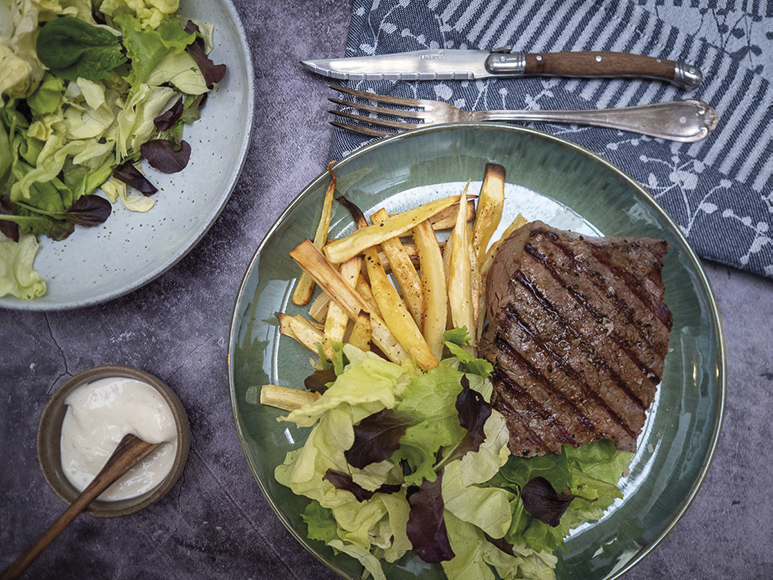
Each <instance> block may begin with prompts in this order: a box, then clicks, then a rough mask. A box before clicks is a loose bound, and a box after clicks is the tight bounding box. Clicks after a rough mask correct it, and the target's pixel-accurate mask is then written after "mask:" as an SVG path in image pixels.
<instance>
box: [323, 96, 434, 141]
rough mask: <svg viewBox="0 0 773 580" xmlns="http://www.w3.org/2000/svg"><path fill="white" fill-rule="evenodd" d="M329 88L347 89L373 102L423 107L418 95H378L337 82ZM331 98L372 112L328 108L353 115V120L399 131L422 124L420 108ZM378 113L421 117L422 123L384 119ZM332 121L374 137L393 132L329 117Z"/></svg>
mask: <svg viewBox="0 0 773 580" xmlns="http://www.w3.org/2000/svg"><path fill="white" fill-rule="evenodd" d="M330 88H331V89H333V90H334V91H337V92H339V93H344V94H346V95H350V96H352V97H356V98H358V99H363V100H368V101H371V102H379V103H387V104H391V105H399V106H402V107H415V108H422V103H421V101H419V100H418V99H404V98H400V97H390V96H387V95H378V94H375V93H368V92H365V91H358V90H355V89H349V88H346V87H341V86H338V85H330ZM328 100H329V101H330V102H331V103H335V104H337V105H341V106H343V107H349V108H351V109H354V110H355V111H363V112H366V113H370V114H369V115H361V114H358V113H352V112H349V111H345V110H333V109H329V110H328V112H329V113H332V114H333V115H337V116H339V117H344V118H346V119H352V120H354V121H358V122H359V123H364V124H367V125H377V126H379V127H389V128H392V129H397V130H400V131H405V130H408V129H415V128H416V127H417V126H418V125H419V124H421V120H420V119H421V118H422V114H421V113H420V112H417V111H411V110H409V109H392V108H386V107H378V106H375V105H370V104H365V103H359V102H357V101H355V100H344V99H336V98H333V97H330V98H329V99H328ZM378 115H386V116H390V117H398V118H400V117H401V118H403V119H419V123H410V122H406V121H395V120H391V119H384V118H381V117H379V116H378ZM330 124H331V125H333V126H335V127H340V128H341V129H346V130H348V131H353V132H355V133H361V134H363V135H369V136H371V137H383V136H385V135H392V134H393V133H394V132H391V131H381V130H379V129H371V128H370V127H367V126H363V125H359V124H358V125H355V124H351V125H350V124H346V123H340V122H337V121H330Z"/></svg>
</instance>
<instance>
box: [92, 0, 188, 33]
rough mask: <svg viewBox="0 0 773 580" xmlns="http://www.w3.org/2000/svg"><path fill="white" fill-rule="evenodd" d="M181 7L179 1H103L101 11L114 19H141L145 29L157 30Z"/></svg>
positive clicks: (100, 5)
mask: <svg viewBox="0 0 773 580" xmlns="http://www.w3.org/2000/svg"><path fill="white" fill-rule="evenodd" d="M179 7H180V2H179V0H103V1H102V2H101V3H100V4H99V11H100V12H102V14H104V15H105V16H112V17H116V16H118V15H120V14H130V15H132V16H136V17H137V18H138V19H139V21H140V22H141V24H142V27H143V28H157V27H158V26H159V25H160V24H161V22H162V21H163V20H164V19H165V18H167V17H168V16H169V15H171V14H174V13H175V12H177V9H178V8H179Z"/></svg>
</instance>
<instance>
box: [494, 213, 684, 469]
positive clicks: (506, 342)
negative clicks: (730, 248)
mask: <svg viewBox="0 0 773 580" xmlns="http://www.w3.org/2000/svg"><path fill="white" fill-rule="evenodd" d="M667 250H668V243H667V242H665V241H663V240H656V239H652V238H611V237H607V238H585V237H583V236H579V235H576V234H574V233H571V232H566V231H561V230H556V229H553V228H551V227H549V226H547V225H545V224H544V223H542V222H531V223H528V224H526V225H525V226H523V227H522V228H520V229H518V230H516V231H515V232H514V233H513V234H512V235H511V236H510V237H509V238H507V239H506V240H505V241H504V242H503V243H502V245H501V246H500V249H499V251H498V253H497V255H496V257H495V259H494V262H493V265H492V267H491V270H490V272H489V275H488V280H487V296H486V298H487V311H488V319H489V322H488V326H487V328H486V330H485V331H484V334H483V336H482V338H481V341H480V345H479V352H480V354H481V355H482V356H484V357H486V358H487V359H488V360H489V361H490V362H491V363H492V364H493V365H494V374H493V377H492V378H493V382H494V394H493V396H492V401H493V404H494V407H495V408H496V409H497V410H499V412H501V413H502V414H503V415H504V416H505V418H506V420H507V425H508V428H509V430H510V445H509V447H510V450H511V452H512V453H513V454H514V455H518V456H523V457H527V456H533V455H544V454H547V453H560V452H561V446H562V445H563V444H570V445H573V446H578V445H582V444H586V443H593V442H594V441H599V440H601V439H611V440H613V441H614V442H615V444H616V445H617V448H618V449H621V450H626V451H634V450H635V449H636V438H637V436H638V434H639V432H640V431H641V428H642V426H643V425H644V419H645V411H646V410H647V409H648V408H649V406H650V404H651V403H652V399H653V397H654V395H655V390H656V388H657V385H658V384H659V383H660V379H661V376H662V374H663V364H664V359H665V356H666V352H667V350H668V339H669V334H670V332H671V324H672V317H671V311H670V310H669V309H668V307H667V306H666V304H665V303H664V302H663V282H662V279H661V269H662V266H663V256H664V255H665V253H666V251H667Z"/></svg>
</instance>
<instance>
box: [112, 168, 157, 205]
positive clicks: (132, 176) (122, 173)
mask: <svg viewBox="0 0 773 580" xmlns="http://www.w3.org/2000/svg"><path fill="white" fill-rule="evenodd" d="M113 177H115V178H116V179H118V180H119V181H123V182H124V183H125V184H126V185H128V186H129V187H133V188H134V189H136V190H138V191H139V192H140V193H142V194H143V195H146V196H147V195H153V194H154V193H156V192H157V191H158V189H156V187H155V186H154V185H153V184H152V183H150V181H148V179H147V178H146V177H145V176H144V175H142V173H140V172H139V170H138V169H137V168H136V167H134V165H132V163H131V161H127V162H126V163H124V164H123V165H119V166H118V167H116V168H115V171H113Z"/></svg>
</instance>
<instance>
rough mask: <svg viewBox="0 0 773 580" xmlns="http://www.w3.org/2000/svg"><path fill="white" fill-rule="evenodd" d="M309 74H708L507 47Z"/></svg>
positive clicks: (677, 80)
mask: <svg viewBox="0 0 773 580" xmlns="http://www.w3.org/2000/svg"><path fill="white" fill-rule="evenodd" d="M301 64H302V65H303V66H304V67H306V68H307V69H308V70H310V71H312V72H314V73H316V74H319V75H322V76H325V77H329V78H334V79H338V80H345V81H365V80H367V81H379V80H391V81H398V80H399V81H436V80H476V79H484V78H492V77H518V76H565V77H581V78H594V77H597V78H645V79H655V80H662V81H667V82H670V83H671V84H673V85H676V86H677V87H679V88H682V89H685V90H692V89H694V88H696V87H697V86H698V85H699V84H700V82H701V80H702V78H703V76H702V74H701V71H700V70H699V69H698V68H697V67H695V66H693V65H690V64H686V63H683V62H679V61H673V60H667V59H663V58H655V57H650V56H642V55H637V54H630V53H622V52H607V51H586V52H553V53H524V52H517V51H513V50H512V49H511V47H509V46H506V47H502V48H498V49H495V50H493V51H488V50H456V49H434V50H418V51H413V52H402V53H396V54H379V55H374V56H358V57H348V58H335V59H321V60H304V61H301Z"/></svg>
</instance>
